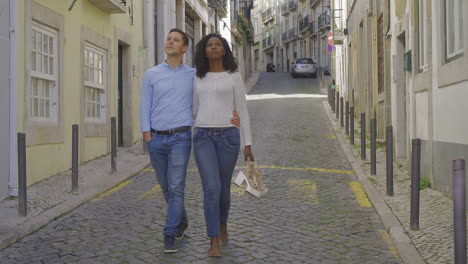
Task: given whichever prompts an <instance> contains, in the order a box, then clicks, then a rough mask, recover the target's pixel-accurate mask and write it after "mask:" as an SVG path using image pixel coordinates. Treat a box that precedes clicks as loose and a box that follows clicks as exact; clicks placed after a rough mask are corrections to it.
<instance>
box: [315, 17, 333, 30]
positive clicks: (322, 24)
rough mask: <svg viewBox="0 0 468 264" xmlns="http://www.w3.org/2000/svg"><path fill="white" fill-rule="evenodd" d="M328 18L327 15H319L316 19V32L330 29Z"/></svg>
mask: <svg viewBox="0 0 468 264" xmlns="http://www.w3.org/2000/svg"><path fill="white" fill-rule="evenodd" d="M330 22H331V21H330V16H329V15H327V14H321V15H320V16H319V17H318V20H317V25H318V30H319V31H322V30H325V29H326V28H327V27H328V28H329V27H330Z"/></svg>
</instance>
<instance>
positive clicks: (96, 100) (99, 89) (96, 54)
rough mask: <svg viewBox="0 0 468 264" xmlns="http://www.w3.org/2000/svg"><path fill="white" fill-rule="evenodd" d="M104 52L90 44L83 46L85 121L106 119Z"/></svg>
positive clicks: (102, 120)
mask: <svg viewBox="0 0 468 264" xmlns="http://www.w3.org/2000/svg"><path fill="white" fill-rule="evenodd" d="M105 65H106V53H105V51H104V50H101V49H99V48H97V47H94V46H92V45H91V44H86V45H85V48H84V67H85V69H84V72H85V73H84V74H85V78H84V85H85V96H84V98H85V112H86V116H85V117H86V120H87V121H97V122H105V121H106V81H105V80H106V67H105Z"/></svg>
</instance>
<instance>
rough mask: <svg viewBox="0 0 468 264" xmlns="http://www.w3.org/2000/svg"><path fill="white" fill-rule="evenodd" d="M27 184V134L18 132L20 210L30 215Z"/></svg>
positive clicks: (21, 213) (21, 212)
mask: <svg viewBox="0 0 468 264" xmlns="http://www.w3.org/2000/svg"><path fill="white" fill-rule="evenodd" d="M26 185H27V182H26V134H24V133H18V212H19V215H20V216H27V215H28V194H27V189H26Z"/></svg>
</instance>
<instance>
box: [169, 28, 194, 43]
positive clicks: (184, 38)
mask: <svg viewBox="0 0 468 264" xmlns="http://www.w3.org/2000/svg"><path fill="white" fill-rule="evenodd" d="M172 32H177V33H180V34H181V35H182V39H183V40H184V45H185V46H188V45H189V38H188V36H187V34H185V32H183V31H182V30H180V29H178V28H173V29H171V30H170V31H169V33H172Z"/></svg>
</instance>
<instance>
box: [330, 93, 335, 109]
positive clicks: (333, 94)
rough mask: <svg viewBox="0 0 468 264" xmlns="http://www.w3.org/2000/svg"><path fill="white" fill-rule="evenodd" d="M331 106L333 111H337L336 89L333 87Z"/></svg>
mask: <svg viewBox="0 0 468 264" xmlns="http://www.w3.org/2000/svg"><path fill="white" fill-rule="evenodd" d="M331 107H332V111H333V113H335V90H334V89H332V91H331Z"/></svg>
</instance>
